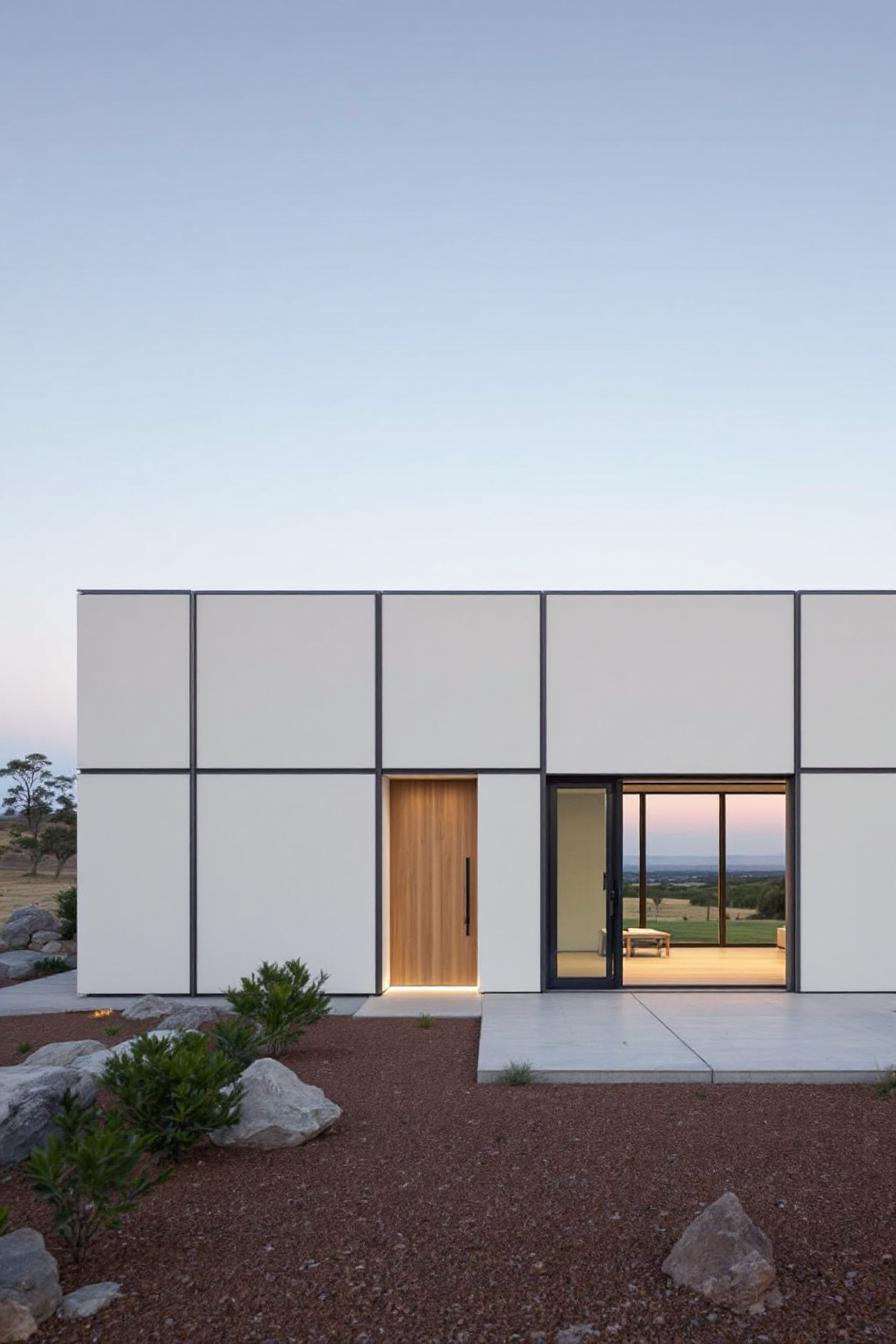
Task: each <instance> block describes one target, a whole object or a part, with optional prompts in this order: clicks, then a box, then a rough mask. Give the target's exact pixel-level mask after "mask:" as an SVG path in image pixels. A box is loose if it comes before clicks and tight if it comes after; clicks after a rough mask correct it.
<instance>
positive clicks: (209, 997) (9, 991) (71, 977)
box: [0, 971, 364, 1017]
mask: <svg viewBox="0 0 896 1344" xmlns="http://www.w3.org/2000/svg"><path fill="white" fill-rule="evenodd" d="M77 978H78V972H77V971H62V972H61V973H60V974H59V975H47V976H43V977H42V978H41V979H40V980H29V981H28V982H27V984H24V985H10V986H8V987H3V988H2V989H0V1017H27V1016H28V1015H29V1014H31V1013H92V1012H95V1011H96V1009H98V1008H127V1006H128V1005H129V1004H131V1003H133V1002H134V1000H135V999H139V998H140V997H141V995H139V994H113V995H102V994H89V995H88V994H80V995H79V994H78V983H77ZM163 997H164V998H166V999H169V1000H170V1001H171V1002H172V1003H186V1004H190V1003H208V1004H212V1005H214V1007H216V1008H225V1007H226V1006H227V1000H226V999H225V998H223V997H222V996H221V995H216V994H200V995H198V996H197V997H196V998H190V996H189V995H187V994H165V995H164V996H163ZM363 1002H364V995H363V994H356V995H348V994H340V995H338V996H337V997H334V998H331V1000H330V1012H331V1013H333V1014H334V1015H335V1016H337V1017H338V1016H351V1014H353V1013H355V1012H357V1010H358V1008H360V1006H361V1004H362V1003H363Z"/></svg>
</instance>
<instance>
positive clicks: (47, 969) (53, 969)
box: [31, 957, 71, 975]
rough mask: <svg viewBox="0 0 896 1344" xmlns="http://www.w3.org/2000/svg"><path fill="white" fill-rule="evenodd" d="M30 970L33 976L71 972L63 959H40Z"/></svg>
mask: <svg viewBox="0 0 896 1344" xmlns="http://www.w3.org/2000/svg"><path fill="white" fill-rule="evenodd" d="M31 969H32V971H33V972H34V974H35V975H59V973H60V972H61V971H69V970H71V967H70V966H69V964H68V962H67V961H66V960H65V957H41V959H40V961H36V962H35V963H34V965H33V966H32V967H31Z"/></svg>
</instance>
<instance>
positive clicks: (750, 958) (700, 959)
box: [557, 947, 786, 989]
mask: <svg viewBox="0 0 896 1344" xmlns="http://www.w3.org/2000/svg"><path fill="white" fill-rule="evenodd" d="M557 969H558V971H559V974H560V975H561V976H604V975H606V963H605V961H604V958H603V957H600V956H598V955H597V953H593V952H560V953H558V954H557ZM785 980H786V957H785V954H784V952H783V951H781V950H780V949H779V948H777V947H673V948H672V955H671V956H668V957H667V956H662V957H658V956H656V955H655V953H653V952H646V951H639V952H637V953H636V955H635V956H633V957H623V959H622V983H623V985H624V986H625V988H626V989H634V988H641V989H646V988H649V987H651V986H656V987H658V988H669V987H671V986H673V985H689V986H696V987H698V988H699V987H700V986H701V985H725V986H727V985H732V986H737V987H741V988H742V987H744V986H749V985H780V986H781V987H782V988H783V986H784V984H785Z"/></svg>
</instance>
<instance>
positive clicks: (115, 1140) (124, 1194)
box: [25, 1093, 167, 1264]
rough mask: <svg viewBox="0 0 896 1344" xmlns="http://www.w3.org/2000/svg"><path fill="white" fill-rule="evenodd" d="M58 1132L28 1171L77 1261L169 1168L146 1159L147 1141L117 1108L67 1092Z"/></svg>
mask: <svg viewBox="0 0 896 1344" xmlns="http://www.w3.org/2000/svg"><path fill="white" fill-rule="evenodd" d="M56 1124H57V1126H58V1128H59V1133H58V1134H52V1135H51V1136H50V1138H49V1140H48V1142H47V1146H46V1147H45V1148H35V1149H34V1151H33V1152H32V1153H31V1155H30V1157H29V1158H28V1161H27V1162H26V1164H25V1176H26V1178H27V1180H28V1181H29V1182H30V1184H31V1186H32V1187H33V1189H34V1192H35V1194H36V1195H37V1196H38V1197H39V1198H40V1199H43V1200H46V1202H47V1203H48V1204H49V1205H50V1207H51V1208H52V1210H53V1230H54V1231H55V1232H56V1234H57V1235H58V1236H59V1237H60V1238H61V1239H62V1241H64V1242H65V1244H66V1245H67V1246H68V1247H70V1249H71V1252H72V1255H73V1256H74V1259H75V1262H76V1263H78V1264H80V1262H81V1260H82V1259H83V1258H84V1253H85V1251H86V1250H87V1248H88V1246H89V1245H90V1243H91V1241H92V1240H93V1239H94V1237H95V1236H97V1234H98V1233H100V1232H103V1231H105V1230H106V1229H108V1228H116V1227H118V1225H119V1224H120V1222H121V1219H122V1217H123V1215H124V1214H126V1213H129V1212H130V1210H131V1209H132V1208H133V1207H134V1205H135V1204H136V1203H137V1201H138V1199H140V1198H141V1197H142V1196H143V1195H145V1194H146V1193H147V1192H148V1191H149V1190H151V1189H152V1187H153V1186H154V1185H157V1184H158V1183H159V1181H161V1180H164V1179H165V1176H166V1175H167V1172H165V1171H163V1170H159V1169H157V1168H153V1169H149V1168H148V1167H147V1165H146V1163H145V1162H144V1160H143V1159H144V1156H145V1154H146V1149H147V1147H148V1144H147V1142H146V1140H145V1139H144V1138H142V1137H141V1136H140V1135H138V1134H134V1133H133V1132H132V1131H130V1130H129V1129H128V1128H127V1127H126V1125H125V1123H124V1120H123V1119H122V1117H121V1115H120V1113H119V1112H118V1111H114V1110H113V1111H108V1112H106V1114H105V1115H104V1116H101V1115H100V1113H99V1112H98V1111H97V1110H95V1109H94V1107H93V1106H82V1105H81V1104H80V1103H79V1102H78V1101H76V1100H75V1098H74V1097H73V1096H72V1095H71V1094H70V1093H66V1095H65V1099H64V1101H63V1103H62V1111H61V1112H60V1114H59V1115H58V1116H57V1117H56Z"/></svg>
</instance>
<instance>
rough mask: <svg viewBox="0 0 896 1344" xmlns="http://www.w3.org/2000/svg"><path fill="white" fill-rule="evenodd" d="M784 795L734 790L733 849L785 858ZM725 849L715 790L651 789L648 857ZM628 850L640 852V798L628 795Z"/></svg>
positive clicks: (729, 821)
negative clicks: (721, 843)
mask: <svg viewBox="0 0 896 1344" xmlns="http://www.w3.org/2000/svg"><path fill="white" fill-rule="evenodd" d="M785 803H786V800H785V797H784V795H783V794H780V793H778V794H759V793H754V794H729V795H728V797H727V799H726V803H725V808H726V835H727V845H728V853H729V854H730V855H732V856H733V855H739V854H764V855H774V856H776V857H780V858H782V859H783V857H784V827H785ZM718 848H719V802H718V797H717V796H716V795H714V794H651V795H650V796H649V797H648V799H647V860H648V866H649V863H650V859H651V856H653V855H657V854H660V855H665V856H667V857H670V858H671V857H674V856H676V855H701V856H702V855H705V856H708V857H711V856H713V855H715V854H717V853H718ZM622 850H623V854H624V856H625V857H626V858H635V857H636V856H637V854H638V798H637V795H636V794H626V795H625V796H624V798H623V844H622Z"/></svg>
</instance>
